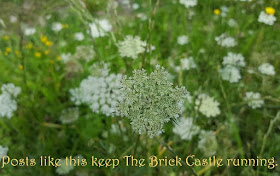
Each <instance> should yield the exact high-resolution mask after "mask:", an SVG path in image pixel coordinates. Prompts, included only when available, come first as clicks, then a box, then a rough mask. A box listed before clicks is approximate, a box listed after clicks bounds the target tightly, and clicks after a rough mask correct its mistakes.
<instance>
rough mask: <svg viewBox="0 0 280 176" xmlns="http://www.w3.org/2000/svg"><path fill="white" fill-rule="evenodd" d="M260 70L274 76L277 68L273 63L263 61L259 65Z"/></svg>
mask: <svg viewBox="0 0 280 176" xmlns="http://www.w3.org/2000/svg"><path fill="white" fill-rule="evenodd" d="M258 70H259V71H260V72H261V73H262V74H265V75H269V76H273V75H275V70H274V67H273V65H271V64H269V63H263V64H262V65H260V66H259V67H258Z"/></svg>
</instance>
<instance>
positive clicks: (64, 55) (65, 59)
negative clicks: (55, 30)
mask: <svg viewBox="0 0 280 176" xmlns="http://www.w3.org/2000/svg"><path fill="white" fill-rule="evenodd" d="M70 56H71V53H62V54H61V56H60V57H61V60H62V61H63V62H64V63H66V62H68V61H69V59H70Z"/></svg>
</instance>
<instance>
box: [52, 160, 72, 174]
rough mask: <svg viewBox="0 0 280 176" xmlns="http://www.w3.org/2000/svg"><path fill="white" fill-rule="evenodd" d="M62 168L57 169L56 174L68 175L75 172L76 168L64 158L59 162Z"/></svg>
mask: <svg viewBox="0 0 280 176" xmlns="http://www.w3.org/2000/svg"><path fill="white" fill-rule="evenodd" d="M59 164H60V166H58V167H57V168H56V173H58V174H59V175H67V174H69V173H70V172H71V171H72V170H74V166H73V165H70V163H69V160H68V162H67V163H66V159H65V158H63V159H61V160H60V162H59Z"/></svg>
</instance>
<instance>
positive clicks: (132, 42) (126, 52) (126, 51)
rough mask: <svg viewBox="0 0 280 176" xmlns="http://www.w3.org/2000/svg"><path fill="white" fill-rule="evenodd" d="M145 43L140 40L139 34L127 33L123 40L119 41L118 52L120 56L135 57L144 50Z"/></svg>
mask: <svg viewBox="0 0 280 176" xmlns="http://www.w3.org/2000/svg"><path fill="white" fill-rule="evenodd" d="M146 45H147V43H146V42H145V41H142V40H141V39H140V37H139V36H136V37H133V36H131V35H127V36H126V37H125V39H124V41H121V42H119V46H118V47H119V53H120V55H121V56H122V57H131V58H132V59H137V56H138V54H140V53H143V52H144V51H145V47H146Z"/></svg>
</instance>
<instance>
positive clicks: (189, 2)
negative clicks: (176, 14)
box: [179, 0, 197, 8]
mask: <svg viewBox="0 0 280 176" xmlns="http://www.w3.org/2000/svg"><path fill="white" fill-rule="evenodd" d="M179 2H180V4H182V5H184V6H185V7H186V8H190V7H194V6H196V5H197V0H180V1H179Z"/></svg>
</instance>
